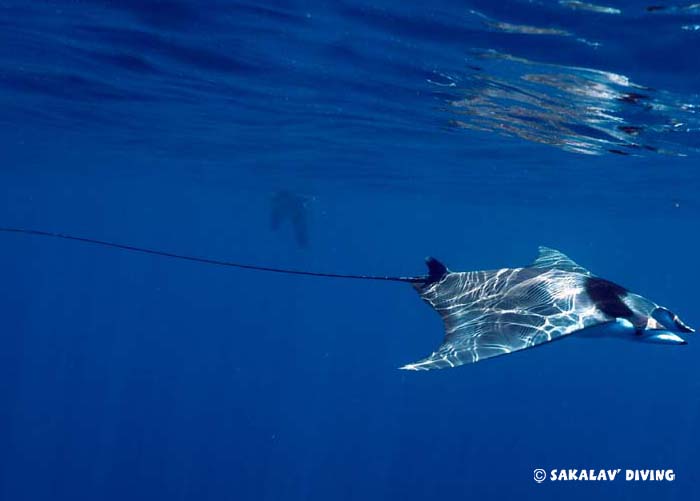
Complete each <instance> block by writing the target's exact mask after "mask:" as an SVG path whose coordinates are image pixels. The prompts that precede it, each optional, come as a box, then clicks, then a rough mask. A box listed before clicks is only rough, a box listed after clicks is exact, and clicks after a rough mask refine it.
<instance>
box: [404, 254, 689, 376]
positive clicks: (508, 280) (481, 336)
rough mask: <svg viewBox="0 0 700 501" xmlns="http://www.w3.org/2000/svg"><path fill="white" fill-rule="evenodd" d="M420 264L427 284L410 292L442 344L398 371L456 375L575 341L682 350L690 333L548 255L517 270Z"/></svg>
mask: <svg viewBox="0 0 700 501" xmlns="http://www.w3.org/2000/svg"><path fill="white" fill-rule="evenodd" d="M426 264H427V266H428V271H429V274H428V276H427V277H425V279H424V280H422V281H416V282H414V283H413V287H414V288H415V289H416V291H417V292H418V294H420V297H421V298H423V300H424V301H425V302H426V303H428V305H430V307H431V308H433V309H434V310H435V311H436V312H437V313H438V314H439V315H440V316H441V317H442V320H443V322H444V325H445V339H444V341H443V343H442V344H441V345H440V346H439V347H438V349H437V350H436V351H434V352H433V353H432V354H431V355H430V356H428V357H426V358H424V359H422V360H419V361H417V362H414V363H411V364H407V365H404V366H403V367H401V369H405V370H431V369H444V368H448V367H457V366H460V365H464V364H471V363H474V362H479V361H481V360H486V359H489V358H493V357H497V356H500V355H507V354H509V353H513V352H516V351H520V350H525V349H527V348H532V347H534V346H539V345H541V344H544V343H548V342H550V341H554V340H556V339H561V338H563V337H565V336H569V335H571V334H577V333H580V334H581V335H584V334H590V335H595V336H601V335H602V336H612V337H619V338H626V339H631V340H635V341H642V342H648V343H661V344H686V341H685V340H684V339H683V338H682V337H680V336H679V335H678V333H690V332H694V330H693V329H691V328H690V327H688V326H687V325H686V324H685V323H683V322H682V321H681V320H680V318H678V316H677V315H676V314H674V313H672V312H671V311H670V310H669V309H667V308H664V307H663V306H659V305H658V304H656V303H654V302H653V301H651V300H649V299H647V298H645V297H643V296H640V295H639V294H635V293H633V292H630V291H628V290H627V289H625V288H624V287H622V286H620V285H617V284H615V283H613V282H610V281H609V280H605V279H603V278H599V277H597V276H595V275H593V273H591V272H590V271H588V270H587V269H586V268H584V267H582V266H580V265H578V264H576V263H575V262H574V261H573V260H571V259H570V258H569V257H568V256H566V255H565V254H563V253H561V252H559V251H557V250H554V249H550V248H548V247H540V248H539V257H538V258H537V259H536V260H535V262H534V263H532V264H531V265H529V266H525V267H522V268H502V269H498V270H489V271H466V272H453V271H450V270H448V269H447V267H446V266H445V265H444V264H442V263H441V262H440V261H438V260H437V259H435V258H428V259H427V260H426Z"/></svg>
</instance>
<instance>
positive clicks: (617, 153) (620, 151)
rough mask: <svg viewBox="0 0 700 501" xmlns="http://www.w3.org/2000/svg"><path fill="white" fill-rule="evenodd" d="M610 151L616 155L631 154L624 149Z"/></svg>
mask: <svg viewBox="0 0 700 501" xmlns="http://www.w3.org/2000/svg"><path fill="white" fill-rule="evenodd" d="M608 152H609V153H614V154H615V155H624V156H628V155H629V153H627V152H624V151H622V150H608Z"/></svg>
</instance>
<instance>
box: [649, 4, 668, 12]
mask: <svg viewBox="0 0 700 501" xmlns="http://www.w3.org/2000/svg"><path fill="white" fill-rule="evenodd" d="M665 9H666V6H665V5H650V6H649V7H647V12H656V11H658V10H665Z"/></svg>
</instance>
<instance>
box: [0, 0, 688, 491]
mask: <svg viewBox="0 0 700 501" xmlns="http://www.w3.org/2000/svg"><path fill="white" fill-rule="evenodd" d="M617 7H619V8H621V9H623V13H622V14H620V15H611V14H608V15H606V14H600V13H595V12H590V11H582V10H576V9H567V8H565V7H564V6H562V5H560V4H559V3H557V2H542V3H526V2H508V3H504V4H502V5H500V6H492V5H490V2H470V3H469V5H466V4H464V3H462V2H447V1H446V2H431V3H430V6H426V5H425V3H424V2H380V3H377V2H372V3H369V2H350V1H343V2H333V3H321V2H310V1H309V2H265V3H241V2H223V1H222V2H212V3H208V4H207V5H205V4H204V3H195V2H192V3H185V2H131V1H129V2H126V1H124V2H114V3H111V2H101V1H84V2H32V3H26V2H2V3H0V30H1V31H0V106H2V109H3V113H2V114H1V115H0V128H1V130H0V151H2V158H1V159H0V223H1V224H2V225H3V226H23V227H30V228H37V229H46V230H55V231H63V232H67V233H72V234H76V235H80V236H89V237H93V238H102V239H106V240H114V241H118V242H122V243H130V244H134V245H141V246H145V247H151V248H157V249H162V250H166V251H174V252H179V253H186V254H192V255H201V256H208V257H213V258H221V259H231V260H235V261H239V262H243V263H250V264H261V265H267V266H279V267H291V268H296V269H308V270H314V271H328V272H335V273H368V274H380V275H383V274H388V275H410V274H420V273H423V271H424V270H423V264H422V260H423V257H424V256H426V255H434V256H437V257H439V258H440V259H442V260H443V261H444V262H445V263H446V264H447V265H448V266H449V267H451V268H452V269H455V270H472V269H485V268H494V267H502V266H516V265H524V264H527V263H528V262H530V261H531V260H533V259H534V257H535V254H536V249H537V246H538V245H541V244H544V245H548V246H552V247H555V248H559V249H561V250H562V251H564V252H566V253H567V254H569V255H570V256H571V257H572V258H573V259H575V260H576V261H577V262H579V263H580V264H582V265H584V266H586V267H588V268H590V269H592V270H593V272H594V273H596V274H598V275H601V276H603V277H606V278H610V279H612V280H614V281H616V282H618V283H621V284H623V285H624V286H626V287H628V288H630V289H631V290H633V291H636V292H639V293H641V294H644V295H646V296H649V297H651V298H652V299H654V300H655V301H658V302H659V303H661V304H663V305H665V306H668V307H669V308H671V309H672V310H674V311H676V312H677V313H679V315H680V316H681V317H682V318H683V319H684V320H685V321H686V322H687V323H688V324H690V325H692V326H698V325H700V318H699V315H698V313H697V311H698V310H697V294H696V284H697V283H698V281H700V271H699V270H698V267H697V244H698V237H697V234H698V214H699V212H700V207H699V206H698V202H697V193H698V189H700V176H698V173H697V148H698V146H700V142H699V141H698V138H697V130H698V123H697V118H694V117H695V111H694V110H697V106H698V102H699V101H698V96H697V94H696V91H697V88H698V84H699V83H700V82H699V80H698V75H699V74H698V72H697V49H698V48H700V47H699V45H700V44H699V39H698V36H700V35H698V33H697V32H695V31H692V30H690V29H682V26H692V25H693V24H694V23H695V22H698V15H697V12H695V11H692V10H691V11H688V10H687V9H686V10H679V9H675V10H674V9H670V10H666V11H664V12H660V13H648V12H646V11H645V7H646V5H645V4H641V3H637V2H621V3H618V5H617ZM470 10H475V11H478V12H479V13H480V14H481V16H478V15H475V14H473V13H470ZM483 16H488V19H495V20H498V21H499V22H508V23H511V24H517V25H528V26H540V27H542V26H544V27H556V28H558V29H565V30H567V31H570V32H572V33H573V32H575V33H576V36H569V37H556V36H548V35H545V36H538V35H531V34H522V33H520V34H518V33H509V32H504V31H503V30H497V29H492V28H490V27H489V25H488V24H484V21H483V19H484V17H483ZM649 33H654V36H649ZM578 38H585V39H586V40H595V41H597V42H598V43H600V45H599V46H597V47H592V46H590V45H588V44H586V43H583V42H580V41H578ZM474 48H478V49H486V50H492V49H493V50H498V51H499V52H503V53H508V54H512V55H513V56H517V57H522V58H530V59H532V60H536V61H539V62H542V63H543V64H544V63H546V64H556V65H562V67H565V68H569V70H562V71H573V70H571V68H574V67H576V68H578V67H587V68H593V69H596V70H600V71H612V72H616V73H618V74H623V75H625V76H627V77H629V78H630V79H631V80H632V81H634V82H639V83H640V85H644V86H645V87H646V88H647V89H646V90H644V92H647V93H650V95H653V97H652V98H651V99H650V102H649V104H648V107H645V108H643V109H641V111H639V110H638V112H637V114H636V115H635V116H633V117H630V116H629V114H628V113H627V112H626V111H625V110H624V109H622V111H620V107H619V106H618V105H617V104H615V103H619V97H620V96H619V95H617V98H613V99H609V98H605V97H601V98H600V104H601V106H611V108H610V109H611V110H613V111H612V112H611V113H612V114H613V115H615V116H617V117H619V118H620V120H621V122H619V123H628V124H630V123H631V124H634V125H638V126H643V127H645V128H647V129H648V131H649V132H648V133H647V134H646V136H645V138H644V139H645V141H648V143H649V144H654V145H657V146H658V145H660V146H659V147H660V148H662V149H664V150H665V152H658V151H657V152H655V151H652V150H649V149H634V148H630V147H628V145H624V146H621V147H620V148H623V149H625V151H628V152H629V153H631V154H630V155H628V156H620V155H615V154H610V153H608V151H607V150H608V149H611V148H618V147H617V146H614V145H613V146H611V144H608V143H605V144H602V145H599V146H595V148H594V150H595V151H594V152H595V153H599V154H598V155H581V154H576V153H572V152H570V151H563V150H562V149H561V148H557V147H555V146H551V145H548V144H538V143H536V142H531V141H528V140H527V139H524V138H522V137H513V135H510V134H509V135H502V134H499V133H498V131H497V130H482V131H473V130H464V129H461V128H455V127H450V122H451V121H452V120H454V119H455V115H454V113H453V112H452V111H450V104H449V103H451V102H454V100H455V99H459V96H462V97H464V96H475V95H476V96H478V95H479V93H480V92H483V90H480V89H479V87H478V86H477V85H476V84H474V80H469V79H464V80H460V78H462V76H463V75H464V74H465V73H467V72H468V69H467V65H468V64H471V63H470V59H469V57H468V53H469V51H470V50H472V49H474ZM509 64H510V63H509V61H507V60H506V61H505V62H503V63H502V64H501V66H500V67H499V70H498V71H500V73H499V75H500V76H499V78H500V79H501V80H503V81H507V82H509V83H510V85H511V86H512V87H511V89H514V88H515V87H516V86H517V85H518V82H519V81H520V80H521V79H519V78H517V77H514V78H512V79H511V80H508V79H509V75H511V73H512V72H513V71H514V70H512V67H511V66H510V65H509ZM540 69H541V67H540ZM514 74H515V73H513V75H514ZM511 76H512V75H511ZM436 81H438V82H439V83H440V82H442V83H443V84H448V83H449V82H453V81H455V82H459V83H458V84H457V85H456V86H453V87H445V88H446V89H447V90H444V89H442V88H441V87H440V86H439V85H438V86H436V85H435V83H434V82H436ZM431 82H432V83H431ZM441 89H442V90H441ZM651 89H653V90H651ZM448 91H449V93H450V94H449V95H448V94H446V92H448ZM596 99H597V98H596ZM611 103H612V104H611ZM501 104H503V102H501ZM659 109H661V111H659ZM689 110H690V111H689ZM457 118H459V119H461V120H468V119H465V118H464V117H463V116H458V117H457ZM546 122H547V121H546V120H545V119H542V123H543V124H545V123H546ZM617 123H618V122H614V121H610V123H607V124H605V125H603V126H602V128H604V129H605V130H607V131H608V132H609V131H610V130H614V127H615V126H616V124H617ZM679 123H680V124H681V125H677V124H679ZM610 124H613V125H610ZM536 126H537V124H533V130H534V128H535V127H536ZM581 136H582V137H583V136H585V131H584V132H582V133H581ZM596 145H598V143H596ZM281 189H284V190H291V191H294V192H297V193H300V194H303V195H305V196H308V197H309V198H310V202H309V204H308V207H307V211H308V217H309V225H310V240H311V242H310V247H309V248H308V249H301V248H299V247H298V246H297V245H296V244H295V242H294V239H293V237H292V235H291V232H290V233H285V232H284V231H282V232H272V231H270V228H269V215H270V200H271V198H272V196H273V194H274V193H275V192H277V191H278V190H281ZM0 276H1V277H2V278H1V279H0V314H1V318H2V319H3V321H2V323H1V324H0V325H2V328H1V330H0V332H1V336H2V338H1V339H2V349H0V499H6V500H8V501H9V500H12V501H20V500H40V499H67V500H73V501H77V500H83V499H84V500H95V499H102V500H110V499H115V500H116V499H119V500H122V499H135V500H136V499H212V500H223V499H231V500H247V499H251V500H277V499H285V500H297V499H298V500H302V499H303V500H316V499H319V500H320V499H324V500H326V499H339V500H340V499H362V500H372V499H404V500H412V499H435V498H448V497H449V498H451V499H515V498H518V499H562V498H565V499H572V500H576V499H586V500H587V499H590V498H591V497H592V496H595V497H596V498H597V499H628V498H632V497H634V498H635V499H639V500H645V499H653V500H658V499H695V498H697V497H698V494H699V493H700V487H698V481H699V480H700V475H699V474H698V465H699V463H698V459H697V451H698V446H699V445H700V440H699V439H698V437H697V421H698V417H699V415H700V403H699V402H698V398H697V395H698V391H699V390H700V382H699V380H700V378H698V369H697V358H698V348H697V343H696V342H694V341H695V339H693V338H690V339H689V341H690V344H689V345H687V346H682V347H675V346H656V345H644V344H636V343H626V342H622V341H614V340H596V341H592V340H585V339H577V338H575V337H574V338H571V339H568V340H565V341H563V342H561V343H553V344H551V345H547V346H543V347H541V348H538V349H536V350H530V351H528V352H526V353H520V354H515V355H512V356H507V357H501V358H498V359H495V360H490V361H487V362H485V363H479V364H476V365H473V366H467V367H462V368H459V369H455V370H444V371H435V372H429V373H410V372H404V371H399V370H397V367H399V366H401V365H403V364H405V363H408V362H412V361H415V360H418V359H420V358H422V357H423V356H425V355H427V354H428V353H430V352H431V351H432V350H433V349H434V348H435V347H436V346H437V345H438V344H439V343H440V340H441V336H442V329H441V324H440V320H439V318H438V317H437V315H435V313H434V312H433V311H431V310H430V308H428V307H427V306H426V305H424V304H422V302H421V301H420V299H419V298H418V296H417V295H416V294H415V292H414V291H412V290H411V288H410V287H409V286H407V285H403V284H396V283H382V282H363V281H343V280H333V279H314V278H304V277H295V276H285V275H274V274H261V273H256V272H250V271H238V270H229V269H222V268H216V267H210V266H204V265H199V264H195V263H188V262H181V261H174V260H169V259H165V258H159V257H154V256H144V255H139V254H130V253H126V252H122V251H117V250H113V249H103V248H96V247H92V246H88V245H80V244H76V243H74V242H66V241H56V240H46V239H39V238H35V237H26V236H17V235H0ZM534 468H545V469H547V470H549V469H551V468H578V469H581V468H596V469H597V468H623V469H625V468H673V469H674V470H675V472H676V475H677V477H676V480H675V481H674V482H656V483H636V484H635V483H630V482H624V481H622V480H621V479H618V480H617V481H615V482H613V483H553V482H545V483H543V484H541V485H538V484H536V483H535V482H534V481H533V479H532V470H533V469H534Z"/></svg>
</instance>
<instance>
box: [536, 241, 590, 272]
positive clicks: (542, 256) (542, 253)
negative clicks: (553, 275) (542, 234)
mask: <svg viewBox="0 0 700 501" xmlns="http://www.w3.org/2000/svg"><path fill="white" fill-rule="evenodd" d="M530 267H532V268H544V269H547V268H554V269H557V270H562V271H570V272H573V273H581V274H583V275H587V276H589V277H593V276H595V275H593V273H591V272H590V271H588V270H587V269H586V268H584V267H583V266H581V265H580V264H578V263H576V262H574V260H573V259H571V258H570V257H569V256H567V255H566V254H564V253H563V252H560V251H558V250H556V249H551V248H549V247H544V246H540V248H539V255H538V256H537V259H535V262H534V263H532V264H531V265H530Z"/></svg>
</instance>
